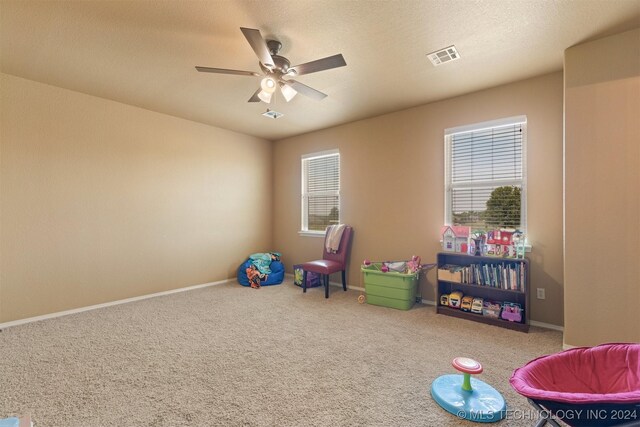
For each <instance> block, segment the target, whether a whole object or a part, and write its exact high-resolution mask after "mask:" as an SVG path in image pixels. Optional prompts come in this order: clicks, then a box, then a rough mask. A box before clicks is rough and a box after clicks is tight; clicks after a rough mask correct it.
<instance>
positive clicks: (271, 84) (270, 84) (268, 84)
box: [260, 77, 276, 94]
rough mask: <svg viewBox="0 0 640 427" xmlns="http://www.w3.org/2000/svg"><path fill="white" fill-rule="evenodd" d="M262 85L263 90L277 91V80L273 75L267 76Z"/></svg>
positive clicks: (268, 91)
mask: <svg viewBox="0 0 640 427" xmlns="http://www.w3.org/2000/svg"><path fill="white" fill-rule="evenodd" d="M260 87H261V88H262V91H263V92H267V93H269V94H272V93H273V92H275V91H276V81H275V80H274V79H273V78H271V77H265V78H264V79H262V81H261V82H260Z"/></svg>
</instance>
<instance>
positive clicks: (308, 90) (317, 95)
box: [283, 80, 327, 101]
mask: <svg viewBox="0 0 640 427" xmlns="http://www.w3.org/2000/svg"><path fill="white" fill-rule="evenodd" d="M283 82H284V84H286V85H287V86H290V87H291V88H293V89H294V90H295V91H296V92H298V93H301V94H303V95H304V96H308V97H309V98H313V99H315V100H317V101H321V100H323V99H324V98H326V97H327V94H326V93H322V92H320V91H319V90H315V89H314V88H312V87H309V86H307V85H303V84H302V83H300V82H297V81H295V80H283Z"/></svg>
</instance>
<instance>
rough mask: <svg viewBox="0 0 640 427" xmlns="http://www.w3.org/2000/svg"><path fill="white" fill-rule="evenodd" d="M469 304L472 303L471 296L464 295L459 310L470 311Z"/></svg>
mask: <svg viewBox="0 0 640 427" xmlns="http://www.w3.org/2000/svg"><path fill="white" fill-rule="evenodd" d="M471 303H473V297H472V296H469V295H466V296H464V297H462V302H461V303H460V310H462V311H471Z"/></svg>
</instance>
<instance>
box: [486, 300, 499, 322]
mask: <svg viewBox="0 0 640 427" xmlns="http://www.w3.org/2000/svg"><path fill="white" fill-rule="evenodd" d="M501 308H502V306H501V305H500V303H499V302H495V301H484V302H483V303H482V314H483V315H484V316H487V317H491V318H493V319H498V318H500V309H501Z"/></svg>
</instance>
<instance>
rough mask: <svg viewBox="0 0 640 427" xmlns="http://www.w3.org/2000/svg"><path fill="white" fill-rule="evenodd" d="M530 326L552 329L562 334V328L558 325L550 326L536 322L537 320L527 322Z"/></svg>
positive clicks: (549, 324)
mask: <svg viewBox="0 0 640 427" xmlns="http://www.w3.org/2000/svg"><path fill="white" fill-rule="evenodd" d="M529 324H530V325H531V326H537V327H538V328H544V329H553V330H554V331H560V332H564V327H563V326H560V325H552V324H551V323H544V322H538V321H537V320H529Z"/></svg>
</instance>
